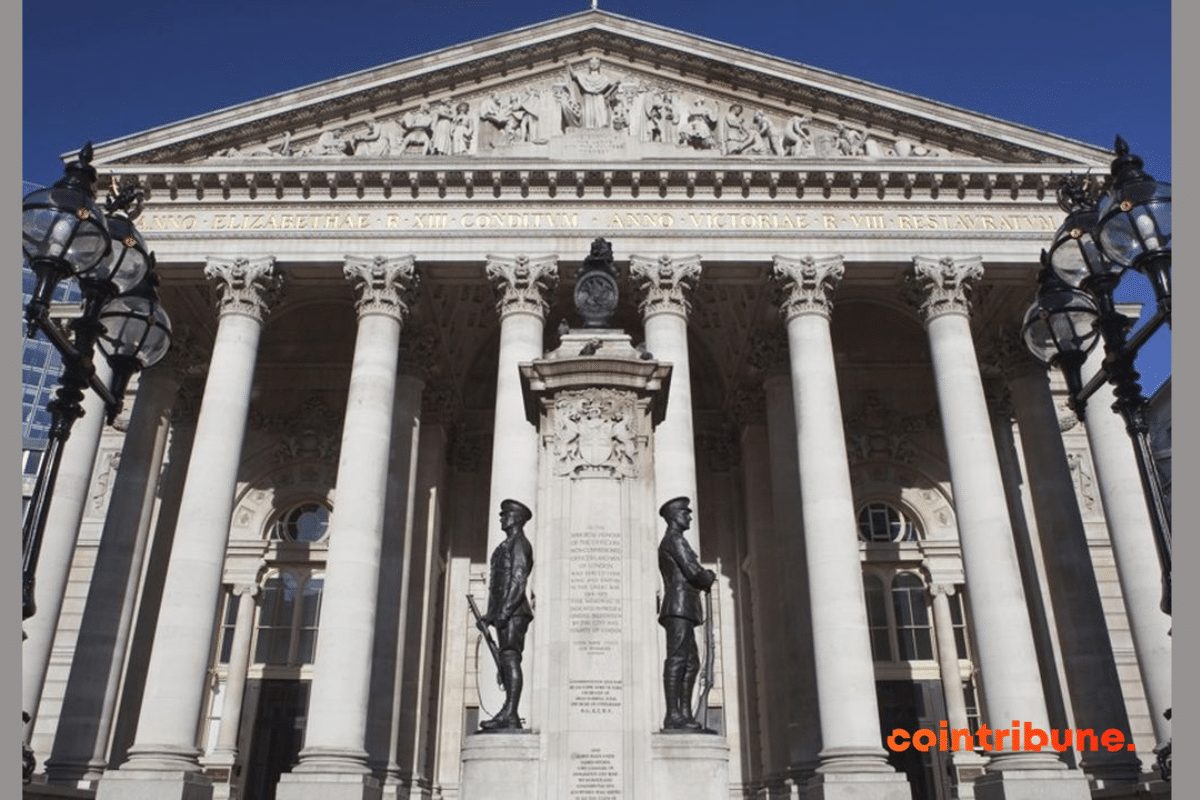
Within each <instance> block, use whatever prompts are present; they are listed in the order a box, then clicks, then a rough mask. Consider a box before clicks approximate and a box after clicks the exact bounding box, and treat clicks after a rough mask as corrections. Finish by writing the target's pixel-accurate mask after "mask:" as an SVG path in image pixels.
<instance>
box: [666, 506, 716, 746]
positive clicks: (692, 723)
mask: <svg viewBox="0 0 1200 800" xmlns="http://www.w3.org/2000/svg"><path fill="white" fill-rule="evenodd" d="M689 502H690V501H689V500H688V498H686V497H676V498H675V499H674V500H668V501H667V502H665V503H663V505H662V508H660V509H659V510H658V513H659V514H660V515H661V516H662V518H663V519H665V520H666V521H667V532H666V533H665V534H664V535H663V538H662V542H660V543H659V545H658V570H659V572H661V573H662V579H663V601H662V606H661V608H660V609H659V612H658V624H659V625H662V626H663V628H665V629H666V632H667V658H666V661H665V662H664V663H663V691H664V693H665V694H666V699H667V714H666V717H665V718H664V719H663V727H662V729H663V731H683V732H687V731H694V732H697V731H702V730H704V726H703V725H702V724H700V723H699V722H697V721H696V718H695V716H694V715H693V714H692V709H691V701H692V689H693V688H694V687H695V685H696V676H697V675H698V674H699V673H700V654H699V653H698V652H697V650H696V636H695V634H694V632H693V629H694V628H695V627H696V626H697V625H699V624H700V623H701V622H703V621H704V612H703V610H702V608H701V605H700V592H707V591H709V589H710V588H711V587H712V584H713V581H714V580H716V578H717V575H716V573H715V572H713V571H712V570H711V569H705V568H704V567H702V566H701V565H700V559H699V557H698V556H697V555H696V551H695V550H693V549H692V547H691V545H689V544H688V543H687V540H686V539H684V538H683V532H684V531H686V530H687V529H688V528H690V527H691V526H692V510H691V509H690V508H689V507H688V504H689Z"/></svg>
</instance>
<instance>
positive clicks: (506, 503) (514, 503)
mask: <svg viewBox="0 0 1200 800" xmlns="http://www.w3.org/2000/svg"><path fill="white" fill-rule="evenodd" d="M500 510H501V511H515V512H517V514H518V515H519V516H520V517H521V521H522V522H527V521H528V520H530V519H531V518H532V517H533V512H532V511H530V510H529V506H527V505H525V504H524V503H522V502H521V501H520V500H501V501H500Z"/></svg>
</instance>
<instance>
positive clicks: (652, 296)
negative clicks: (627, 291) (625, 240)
mask: <svg viewBox="0 0 1200 800" xmlns="http://www.w3.org/2000/svg"><path fill="white" fill-rule="evenodd" d="M629 276H630V277H631V278H633V279H634V281H636V282H637V284H638V292H639V293H640V294H641V295H642V299H641V302H640V303H638V309H639V310H640V311H641V312H642V318H643V319H644V318H646V317H650V316H653V315H654V314H661V313H666V312H670V313H674V314H679V315H680V316H683V317H685V318H686V317H687V315H688V313H689V312H690V311H691V310H692V305H691V302H690V301H689V300H688V297H687V295H688V293H689V292H691V290H693V289H694V288H696V282H697V281H699V280H700V256H698V255H695V256H683V257H681V258H672V257H671V256H668V255H662V256H659V257H658V258H648V257H646V256H638V255H631V256H630V257H629Z"/></svg>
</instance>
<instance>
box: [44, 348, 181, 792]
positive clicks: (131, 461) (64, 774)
mask: <svg viewBox="0 0 1200 800" xmlns="http://www.w3.org/2000/svg"><path fill="white" fill-rule="evenodd" d="M176 352H178V350H176ZM171 360H172V361H176V359H175V358H172V359H171ZM176 363H178V362H176ZM178 376H179V373H178V372H177V370H176V369H174V368H173V366H168V365H166V364H164V365H161V366H160V367H159V368H158V369H152V370H148V371H146V372H143V373H141V375H140V376H139V378H138V386H137V399H136V400H135V402H134V405H133V410H132V412H131V413H130V417H129V427H128V429H127V430H126V433H125V443H124V445H123V446H122V448H121V467H120V469H119V470H118V471H117V477H116V479H115V480H114V481H113V489H112V500H111V501H110V503H109V506H108V512H107V515H106V516H105V519H104V532H103V534H102V535H101V537H100V547H99V548H98V550H97V552H96V563H95V566H94V567H93V568H92V578H91V581H90V582H89V584H88V594H87V604H86V605H85V606H84V610H83V619H82V621H81V622H80V625H79V638H78V639H77V640H76V643H75V655H74V658H73V659H72V661H71V673H70V677H69V678H68V679H67V687H66V690H65V692H64V695H63V703H62V711H61V712H60V714H59V720H58V733H57V735H56V736H55V737H54V751H53V752H52V753H51V757H50V760H49V761H48V762H47V765H46V772H47V775H48V776H49V778H50V780H51V781H55V782H59V781H61V782H69V781H76V780H96V779H98V778H99V777H100V775H101V773H103V771H104V769H105V768H106V767H107V764H108V758H107V753H108V743H109V731H110V729H111V727H112V718H113V710H114V706H115V705H116V700H117V692H118V690H119V688H120V683H121V670H122V667H123V665H124V663H125V656H126V649H127V647H128V644H129V631H130V628H131V627H132V620H133V610H134V605H135V599H136V597H137V590H138V585H139V584H140V582H141V578H142V562H143V560H144V557H145V551H146V545H147V540H148V539H149V536H150V520H151V518H152V517H153V511H154V504H155V500H156V499H157V497H158V483H159V473H160V472H161V470H162V462H163V454H164V452H165V451H166V445H167V438H168V436H167V433H168V430H169V427H170V422H169V420H168V413H169V411H170V408H171V405H172V403H173V402H174V400H175V394H176V392H177V391H178V390H179V377H178Z"/></svg>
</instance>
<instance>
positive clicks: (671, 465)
mask: <svg viewBox="0 0 1200 800" xmlns="http://www.w3.org/2000/svg"><path fill="white" fill-rule="evenodd" d="M629 275H630V277H631V278H632V279H633V280H634V281H636V282H637V283H638V284H639V292H640V294H641V297H642V300H641V302H640V303H639V305H638V308H639V309H640V310H641V312H642V321H643V322H644V324H645V328H646V350H648V351H649V352H650V353H651V354H652V355H653V356H654V357H655V358H656V359H658V360H659V361H666V362H669V363H670V364H671V365H672V373H671V389H670V391H669V392H668V397H667V416H666V418H665V419H664V420H663V421H662V423H661V424H660V425H659V426H658V428H657V430H655V433H654V498H655V503H656V504H657V506H656V507H659V506H662V504H663V503H665V502H666V501H668V500H670V499H671V498H673V497H689V498H691V500H692V508H693V510H694V511H695V521H694V522H693V524H692V528H691V530H689V531H687V532H686V533H685V534H684V538H685V539H687V541H688V544H690V545H691V546H692V549H693V550H695V551H696V552H697V553H699V552H700V526H699V519H700V517H701V513H700V510H699V509H700V506H701V505H702V503H701V500H700V498H699V497H697V496H696V443H695V440H694V437H693V431H692V378H691V370H690V361H689V359H688V342H687V323H688V312H689V311H690V310H691V303H690V302H689V300H688V297H687V296H688V295H689V294H690V293H691V291H692V289H693V288H694V287H695V285H696V282H697V281H698V280H699V279H700V256H686V257H684V258H672V257H671V256H666V255H664V256H659V257H658V258H657V259H652V258H646V257H644V256H637V255H631V256H630V257H629Z"/></svg>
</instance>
